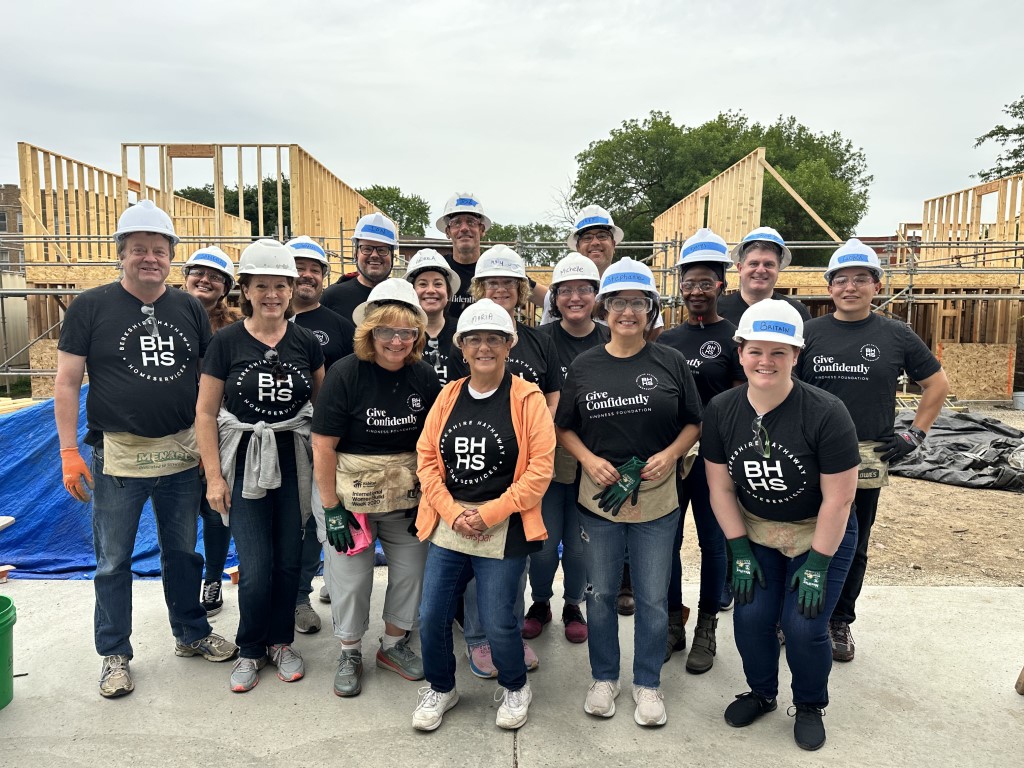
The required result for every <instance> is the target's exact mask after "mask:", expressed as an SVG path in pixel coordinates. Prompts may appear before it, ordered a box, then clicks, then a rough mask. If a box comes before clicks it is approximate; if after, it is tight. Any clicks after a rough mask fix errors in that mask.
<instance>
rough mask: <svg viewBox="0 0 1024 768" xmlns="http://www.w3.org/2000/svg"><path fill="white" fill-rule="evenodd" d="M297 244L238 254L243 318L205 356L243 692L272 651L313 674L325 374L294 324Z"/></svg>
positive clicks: (313, 347)
mask: <svg viewBox="0 0 1024 768" xmlns="http://www.w3.org/2000/svg"><path fill="white" fill-rule="evenodd" d="M293 253H294V251H293V250H292V249H291V248H288V247H286V246H284V245H282V244H281V243H278V242H277V241H275V240H257V241H256V242H255V243H252V244H251V245H249V246H247V247H246V248H245V250H243V251H242V255H241V256H240V257H239V260H238V285H239V288H240V289H241V298H240V304H241V309H242V314H243V315H244V316H245V319H244V320H243V321H242V322H240V323H235V324H234V325H229V326H228V327H227V328H225V329H224V330H222V331H220V332H218V333H217V334H216V335H215V336H214V337H213V341H212V342H211V343H210V348H209V350H207V353H206V356H205V358H204V359H203V375H202V378H201V379H200V381H199V403H198V405H197V415H196V433H197V438H198V440H199V449H200V452H201V453H202V456H203V465H204V466H205V468H206V498H207V501H208V502H209V503H210V506H211V507H213V509H214V510H215V511H217V512H219V513H220V514H221V515H222V516H223V517H224V519H225V522H227V523H228V524H229V525H230V526H231V533H232V535H233V536H234V538H235V549H236V550H237V553H238V565H239V574H240V578H239V582H238V613H239V620H238V633H237V635H236V638H235V639H236V642H237V643H238V646H239V659H238V661H237V662H236V663H235V666H234V669H233V670H232V673H231V680H230V683H229V685H230V688H231V690H232V691H234V692H236V693H244V692H246V691H250V690H252V689H253V688H254V687H256V685H257V683H259V671H260V669H262V668H263V667H264V666H265V665H266V664H267V663H268V661H269V662H270V663H271V664H273V665H274V666H276V667H277V676H278V678H279V679H281V680H283V681H284V682H293V681H295V680H299V679H301V678H302V677H303V675H304V674H305V667H304V664H303V661H302V656H301V655H299V653H298V651H296V650H295V649H294V648H293V647H292V643H293V641H294V639H295V623H294V616H295V596H296V593H297V592H298V586H299V568H300V565H299V562H300V557H301V552H302V531H303V526H304V525H305V522H306V520H307V518H308V517H309V515H310V514H311V513H312V501H311V489H312V487H313V471H312V467H311V466H310V461H309V452H310V450H311V448H310V438H309V434H310V420H311V417H312V415H313V403H314V402H315V401H316V397H317V393H318V392H319V390H320V385H321V383H322V382H323V379H324V353H323V351H322V350H321V348H320V342H319V341H317V339H316V337H315V336H314V335H313V334H312V333H311V332H310V331H308V330H306V329H305V328H302V327H300V326H298V325H296V324H295V323H290V322H288V319H289V318H290V317H291V316H292V314H293V313H292V309H291V299H292V294H293V292H294V290H295V278H296V277H297V272H296V270H295V257H294V256H293Z"/></svg>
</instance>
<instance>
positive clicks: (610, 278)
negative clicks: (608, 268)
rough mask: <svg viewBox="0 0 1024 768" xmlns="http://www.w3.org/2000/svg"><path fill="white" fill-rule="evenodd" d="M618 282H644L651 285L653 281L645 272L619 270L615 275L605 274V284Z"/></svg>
mask: <svg viewBox="0 0 1024 768" xmlns="http://www.w3.org/2000/svg"><path fill="white" fill-rule="evenodd" d="M616 283H643V284H644V285H651V284H652V281H651V278H649V277H648V276H647V275H645V274H644V273H643V272H619V273H617V274H614V275H605V278H604V284H605V285H615V284H616Z"/></svg>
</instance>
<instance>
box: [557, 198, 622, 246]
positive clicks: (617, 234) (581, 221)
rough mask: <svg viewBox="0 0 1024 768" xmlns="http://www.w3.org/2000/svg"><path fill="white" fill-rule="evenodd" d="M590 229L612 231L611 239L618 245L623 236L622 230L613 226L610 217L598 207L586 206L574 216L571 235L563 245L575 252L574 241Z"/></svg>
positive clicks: (613, 223)
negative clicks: (597, 228) (602, 228)
mask: <svg viewBox="0 0 1024 768" xmlns="http://www.w3.org/2000/svg"><path fill="white" fill-rule="evenodd" d="M591 227H604V228H606V229H610V230H611V231H612V239H613V240H615V244H616V245H618V244H619V243H621V242H622V238H623V237H624V235H623V234H622V230H621V229H619V228H618V227H616V226H615V222H614V221H612V215H611V214H610V213H608V211H606V210H605V209H604V208H602V207H601V206H600V205H588V206H586V207H584V208H583V209H582V210H581V211H580V212H579V213H578V214H576V221H575V222H573V225H572V233H571V234H570V235H569V236H568V237H567V238H566V239H565V244H566V245H568V246H569V247H570V248H572V249H573V250H574V251H575V250H576V239H577V237H578V236H579V234H580V232H582V231H583V230H585V229H590V228H591Z"/></svg>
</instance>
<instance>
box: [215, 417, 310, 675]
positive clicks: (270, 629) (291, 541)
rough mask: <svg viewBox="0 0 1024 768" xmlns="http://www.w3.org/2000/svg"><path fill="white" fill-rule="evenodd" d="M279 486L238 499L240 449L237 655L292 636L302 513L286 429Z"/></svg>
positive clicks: (234, 528) (252, 655)
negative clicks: (261, 496)
mask: <svg viewBox="0 0 1024 768" xmlns="http://www.w3.org/2000/svg"><path fill="white" fill-rule="evenodd" d="M280 434H283V435H285V436H286V437H287V440H278V443H277V445H278V453H279V458H280V463H281V487H280V488H275V489H272V490H268V491H267V495H266V496H264V497H263V498H262V499H243V498H242V476H243V473H244V471H245V466H244V463H243V462H244V460H245V450H244V448H240V449H239V451H238V460H237V462H236V465H235V483H234V488H232V490H231V516H230V523H231V533H232V534H233V535H234V537H235V549H236V550H237V551H238V575H239V579H238V614H239V615H238V634H237V636H236V638H235V643H236V644H237V645H238V648H239V654H240V655H241V656H243V657H245V658H249V659H258V658H261V657H262V656H264V655H265V654H266V652H267V646H268V645H277V644H291V642H292V641H293V640H294V639H295V595H296V594H297V592H298V589H299V558H300V557H301V555H302V512H301V511H300V509H299V483H298V477H297V476H296V472H295V450H294V447H293V444H292V435H291V433H290V432H283V433H280Z"/></svg>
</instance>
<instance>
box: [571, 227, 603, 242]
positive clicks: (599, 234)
mask: <svg viewBox="0 0 1024 768" xmlns="http://www.w3.org/2000/svg"><path fill="white" fill-rule="evenodd" d="M611 239H612V233H611V232H609V231H608V230H607V229H595V230H593V231H591V232H586V233H584V234H582V235H580V236H579V237H578V238H576V242H578V243H589V242H592V241H594V240H597V241H598V242H599V243H607V242H608V241H609V240H611Z"/></svg>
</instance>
